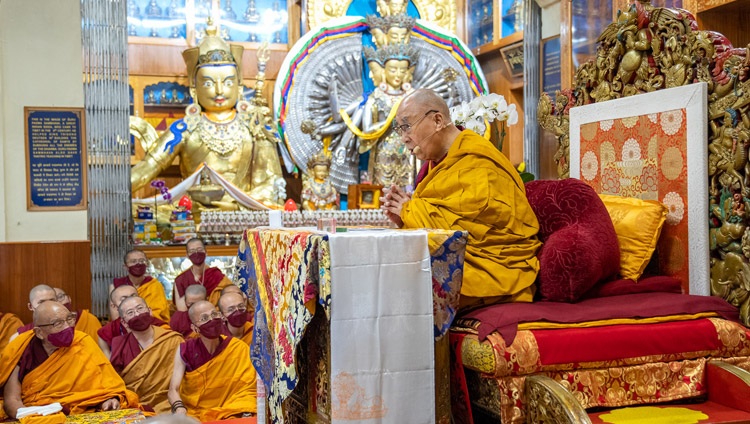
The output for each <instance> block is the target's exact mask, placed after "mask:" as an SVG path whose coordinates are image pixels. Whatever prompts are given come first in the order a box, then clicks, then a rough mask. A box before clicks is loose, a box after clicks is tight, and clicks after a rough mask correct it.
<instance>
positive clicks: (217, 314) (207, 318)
mask: <svg viewBox="0 0 750 424" xmlns="http://www.w3.org/2000/svg"><path fill="white" fill-rule="evenodd" d="M223 317H224V316H223V315H221V312H219V311H213V312H211V315H209V314H203V315H201V318H200V319H199V320H198V322H196V323H195V325H197V326H199V327H200V326H201V325H202V324H204V323H206V322H208V321H210V320H212V319H214V318H223Z"/></svg>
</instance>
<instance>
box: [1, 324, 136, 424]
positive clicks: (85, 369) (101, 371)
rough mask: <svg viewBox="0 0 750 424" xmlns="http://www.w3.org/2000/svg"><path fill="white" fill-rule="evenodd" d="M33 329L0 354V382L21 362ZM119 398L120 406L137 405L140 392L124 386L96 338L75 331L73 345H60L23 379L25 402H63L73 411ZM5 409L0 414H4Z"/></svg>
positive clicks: (22, 393)
mask: <svg viewBox="0 0 750 424" xmlns="http://www.w3.org/2000/svg"><path fill="white" fill-rule="evenodd" d="M34 337H36V334H35V333H34V331H27V332H25V333H23V334H20V335H19V336H18V337H17V338H16V339H15V340H13V341H12V342H11V343H10V344H9V345H8V346H7V348H6V349H5V350H4V351H3V353H2V356H0V386H2V385H4V384H5V382H6V381H8V377H10V374H11V373H12V372H13V369H14V368H15V367H16V366H17V365H18V361H19V360H20V359H21V355H22V354H23V352H24V350H26V347H27V346H28V345H29V342H31V339H32V338H34ZM114 397H116V398H118V399H119V401H120V407H121V408H129V407H130V408H132V407H138V406H139V405H138V395H136V394H135V393H133V392H131V391H130V390H128V389H127V388H126V387H125V383H124V382H123V381H122V378H120V376H119V375H117V372H115V369H114V368H112V365H111V364H110V363H109V361H108V360H107V357H106V356H104V353H102V351H101V349H99V346H97V344H96V342H95V341H94V340H93V339H92V338H91V337H89V336H88V335H87V334H86V333H83V332H80V331H76V332H75V336H74V337H73V343H72V344H71V345H70V347H66V348H60V349H57V350H56V351H54V352H52V354H51V355H50V356H49V358H47V360H45V361H44V362H43V363H42V364H41V365H39V366H38V367H36V368H35V369H34V370H32V371H31V372H30V373H28V374H27V375H26V377H25V378H24V379H23V382H22V383H21V400H22V401H23V404H24V405H25V406H38V405H48V404H50V403H54V402H60V404H62V405H63V407H67V408H69V409H70V413H71V414H80V413H83V412H87V411H93V410H94V409H95V408H97V407H98V406H99V405H101V403H102V402H104V401H106V400H108V399H111V398H114ZM4 414H5V413H4V412H2V413H1V414H0V415H3V418H4Z"/></svg>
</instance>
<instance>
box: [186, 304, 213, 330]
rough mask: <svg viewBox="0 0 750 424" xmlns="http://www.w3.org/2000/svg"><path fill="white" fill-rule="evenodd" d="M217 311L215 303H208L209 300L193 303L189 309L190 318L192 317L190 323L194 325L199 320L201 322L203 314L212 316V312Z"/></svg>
mask: <svg viewBox="0 0 750 424" xmlns="http://www.w3.org/2000/svg"><path fill="white" fill-rule="evenodd" d="M215 310H216V306H214V304H213V303H211V302H209V301H207V300H199V301H197V302H195V303H193V304H192V305H191V306H190V309H188V316H189V317H190V322H192V323H193V324H194V325H197V324H195V323H196V322H197V321H198V320H200V317H201V315H203V314H210V313H211V312H213V311H215Z"/></svg>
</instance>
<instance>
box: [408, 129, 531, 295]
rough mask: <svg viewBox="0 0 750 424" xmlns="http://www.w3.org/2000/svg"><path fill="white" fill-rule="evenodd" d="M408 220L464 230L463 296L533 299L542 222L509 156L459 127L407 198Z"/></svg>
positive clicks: (410, 225) (410, 223)
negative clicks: (456, 134)
mask: <svg viewBox="0 0 750 424" xmlns="http://www.w3.org/2000/svg"><path fill="white" fill-rule="evenodd" d="M401 219H402V220H403V222H404V227H405V228H439V229H446V230H448V229H450V230H465V231H468V233H469V240H468V245H467V247H466V257H465V261H464V278H463V287H462V288H461V295H462V296H471V297H480V298H482V297H494V296H509V299H511V298H512V299H513V300H514V301H522V302H523V301H526V302H530V301H532V299H533V294H534V286H533V284H534V280H535V279H536V275H537V272H538V271H539V260H538V259H537V257H536V252H537V250H538V249H539V247H540V246H541V243H540V242H539V240H538V239H537V237H536V234H537V232H538V231H539V223H538V221H537V219H536V215H534V211H533V210H532V209H531V206H530V205H529V202H528V200H527V199H526V190H525V188H524V186H523V182H522V181H521V178H520V176H519V174H518V172H517V171H516V170H515V169H513V166H512V165H511V163H510V161H509V160H508V158H506V157H505V155H503V154H502V153H500V152H499V151H498V150H497V148H495V146H493V145H492V144H491V143H490V142H489V141H487V140H485V139H484V138H482V137H481V136H479V135H477V134H476V133H474V132H472V131H463V132H461V134H460V135H459V136H458V137H457V138H456V140H455V141H454V142H453V144H452V145H451V147H450V149H449V150H448V154H447V156H446V157H445V159H443V160H442V161H441V162H440V163H439V164H438V165H437V166H435V167H434V168H433V169H431V170H430V171H429V172H428V173H427V176H426V177H425V178H424V179H423V180H422V181H421V182H420V183H419V184H418V185H417V188H416V190H415V192H414V195H413V196H412V199H411V200H409V201H408V202H407V203H405V204H404V206H403V209H402V211H401Z"/></svg>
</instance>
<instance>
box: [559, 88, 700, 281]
mask: <svg viewBox="0 0 750 424" xmlns="http://www.w3.org/2000/svg"><path fill="white" fill-rule="evenodd" d="M707 108H708V101H707V89H706V84H705V83H700V84H691V85H687V86H684V87H677V88H672V89H666V90H658V91H655V92H652V93H647V94H639V95H635V96H630V97H626V98H622V99H617V100H611V101H607V102H602V103H595V104H591V105H586V106H581V107H577V108H572V109H571V110H570V176H571V177H573V178H579V179H581V180H583V181H584V182H586V183H587V184H588V185H590V186H591V187H593V188H594V189H595V190H596V191H597V193H603V194H612V195H618V196H623V197H637V198H641V199H644V200H658V201H659V202H661V203H663V204H664V205H665V206H667V208H668V214H667V220H666V222H665V224H664V227H663V229H662V233H661V237H660V238H659V243H658V245H657V252H658V260H659V266H660V271H661V273H662V274H665V275H669V276H673V277H675V278H678V279H680V280H681V281H682V282H683V287H684V288H685V289H686V290H689V293H690V294H700V295H709V294H710V280H709V241H708V143H707V120H706V116H707Z"/></svg>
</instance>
